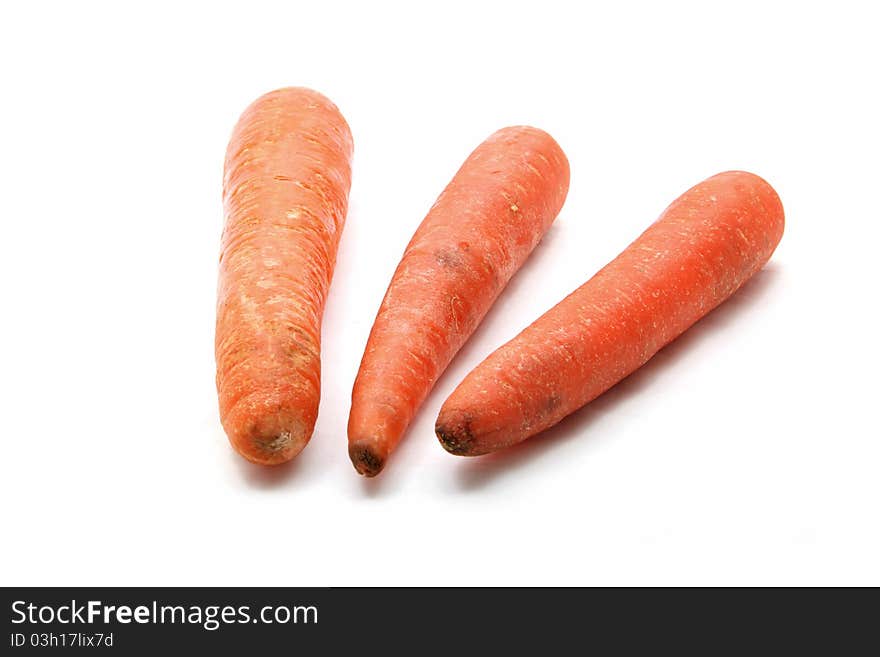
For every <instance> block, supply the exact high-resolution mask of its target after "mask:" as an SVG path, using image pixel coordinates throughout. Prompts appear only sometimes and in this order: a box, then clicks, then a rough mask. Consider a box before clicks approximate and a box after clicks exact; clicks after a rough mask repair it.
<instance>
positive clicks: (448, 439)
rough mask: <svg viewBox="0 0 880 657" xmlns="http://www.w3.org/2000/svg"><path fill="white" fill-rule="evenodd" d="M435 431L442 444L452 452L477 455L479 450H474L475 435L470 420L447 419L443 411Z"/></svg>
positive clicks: (461, 454)
mask: <svg viewBox="0 0 880 657" xmlns="http://www.w3.org/2000/svg"><path fill="white" fill-rule="evenodd" d="M434 432H435V433H436V434H437V438H438V439H439V440H440V444H441V445H443V449H445V450H446V451H447V452H449V453H450V454H455V455H456V456H476V455H477V454H478V453H479V452H477V451H475V450H474V435H473V433H471V428H470V422H468V421H467V420H462V421H455V420H450V419H446V418H445V417H444V414H443V413H441V414H440V417H439V418H437V424H436V425H435V426H434Z"/></svg>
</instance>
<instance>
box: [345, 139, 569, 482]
mask: <svg viewBox="0 0 880 657" xmlns="http://www.w3.org/2000/svg"><path fill="white" fill-rule="evenodd" d="M568 181H569V167H568V160H567V159H566V157H565V154H564V153H563V152H562V149H561V148H560V147H559V145H558V144H557V143H556V142H555V141H554V140H553V138H552V137H551V136H550V135H548V134H547V133H546V132H543V131H542V130H538V129H536V128H531V127H528V126H514V127H510V128H504V129H502V130H499V131H498V132H496V133H494V134H493V135H491V136H490V137H489V138H488V139H487V140H486V141H484V142H483V143H482V144H480V145H479V146H478V147H477V148H476V150H474V152H473V153H471V155H470V156H469V157H468V158H467V160H466V161H465V162H464V164H463V165H462V166H461V168H460V169H459V171H458V172H457V173H456V175H455V177H454V178H453V179H452V181H451V182H450V183H449V185H448V186H447V187H446V189H445V190H444V191H443V193H442V194H441V195H440V197H439V198H438V199H437V201H436V202H435V203H434V205H433V206H432V207H431V209H430V211H429V212H428V214H427V216H426V217H425V219H424V220H423V221H422V223H421V225H420V226H419V228H418V229H417V230H416V232H415V235H414V236H413V238H412V240H411V241H410V243H409V245H408V246H407V247H406V250H405V252H404V254H403V257H402V259H401V261H400V264H399V265H398V267H397V270H396V271H395V273H394V275H393V277H392V280H391V283H390V285H389V287H388V290H387V292H386V294H385V298H384V300H383V301H382V304H381V307H380V308H379V312H378V314H377V316H376V320H375V322H374V324H373V328H372V330H371V332H370V337H369V339H368V341H367V346H366V349H365V352H364V356H363V359H362V361H361V365H360V369H359V371H358V375H357V379H356V380H355V383H354V388H353V390H352V406H351V415H350V417H349V424H348V438H349V456H350V457H351V460H352V463H353V465H354V467H355V469H356V470H357V471H358V472H359V473H360V474H363V475H366V476H375V475H376V474H378V473H379V472H380V471H381V470H382V468H383V467H384V465H385V462H386V460H387V458H388V456H389V454H390V453H391V452H392V450H393V449H394V448H395V447H396V445H397V444H398V443H399V441H400V440H401V438H402V436H403V434H404V432H405V431H406V429H407V427H408V426H409V423H410V421H411V420H412V418H413V416H414V414H415V412H416V410H417V409H418V408H419V406H420V405H421V404H422V402H423V401H424V399H425V397H426V396H427V394H428V392H430V390H431V388H432V387H433V386H434V383H435V382H436V380H437V378H438V377H439V376H440V375H441V374H442V373H443V371H444V370H445V369H446V366H447V365H448V364H449V362H450V361H451V360H452V358H453V356H455V354H456V353H457V352H458V350H459V349H460V348H461V346H462V345H463V344H464V342H465V341H466V340H467V339H468V337H470V335H471V334H472V333H473V331H474V329H476V327H477V325H478V324H479V323H480V321H481V320H482V318H483V316H484V315H485V314H486V312H487V311H488V310H489V308H490V306H491V305H492V303H493V302H494V300H495V299H496V297H497V296H498V294H499V293H500V292H501V290H502V289H503V288H504V286H505V285H506V284H507V282H508V281H509V280H510V278H511V277H512V276H513V274H514V273H515V272H516V271H517V270H518V269H519V268H520V266H521V265H522V263H523V262H524V261H525V259H526V258H527V257H528V255H529V254H530V253H531V252H532V250H533V249H534V248H535V246H537V244H538V242H539V241H540V240H541V237H542V236H543V235H544V233H545V231H546V230H547V229H548V228H549V227H550V224H551V223H552V222H553V220H554V219H555V218H556V215H557V214H558V213H559V210H560V209H561V207H562V204H563V202H564V201H565V197H566V194H567V193H568Z"/></svg>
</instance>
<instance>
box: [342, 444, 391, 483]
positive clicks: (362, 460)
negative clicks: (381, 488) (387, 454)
mask: <svg viewBox="0 0 880 657" xmlns="http://www.w3.org/2000/svg"><path fill="white" fill-rule="evenodd" d="M348 456H349V457H350V458H351V462H352V465H354V469H355V470H357V471H358V474H362V475H364V476H365V477H375V476H376V475H377V474H379V473H380V472H382V468H384V467H385V459H384V458H383V457H382V456H380V455H379V454H378V453H376V451H375V450H374V449H373V448H372V447H370V446H369V445H364V444H363V443H353V444H351V445H349V447H348Z"/></svg>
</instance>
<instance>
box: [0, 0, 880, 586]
mask: <svg viewBox="0 0 880 657" xmlns="http://www.w3.org/2000/svg"><path fill="white" fill-rule="evenodd" d="M604 4H605V5H607V6H606V7H604V8H602V9H592V8H587V7H586V6H583V7H582V8H580V9H577V7H579V6H580V3H570V2H565V3H556V2H548V1H546V0H542V1H541V2H532V3H524V4H523V3H516V2H503V3H481V2H476V1H473V0H471V1H470V2H465V3H456V2H449V1H448V0H447V1H445V2H443V3H438V4H436V5H434V6H433V7H428V6H427V5H425V6H423V3H407V4H400V5H389V4H376V3H358V4H351V5H336V4H332V3H329V2H279V3H273V4H263V3H255V2H247V3H244V2H242V3H239V4H238V6H236V5H215V4H214V3H206V4H205V6H199V5H196V4H185V3H167V4H165V3H160V4H156V3H149V4H144V5H142V8H141V9H136V8H134V6H133V5H130V4H128V3H108V4H101V5H99V4H95V3H88V2H77V3H57V4H45V3H36V2H35V3H18V4H16V5H14V8H13V5H11V4H6V5H4V8H3V9H2V10H0V61H2V62H3V76H2V82H3V85H2V88H3V98H4V99H3V101H2V105H0V118H2V120H0V181H2V182H0V186H2V197H0V204H2V205H0V207H2V238H0V281H2V283H0V284H2V296H3V303H2V311H0V314H2V321H0V335H2V339H0V433H2V436H0V439H2V446H3V456H2V458H0V506H2V512H0V514H2V515H0V526H2V527H3V530H2V532H3V536H4V537H3V539H2V541H0V581H2V583H3V584H7V585H12V584H18V585H50V584H94V585H98V584H102V585H134V584H156V585H159V584H169V585H175V584H176V585H197V584H205V585H209V584H210V585H222V584H235V585H243V584H253V585H342V584H350V585H364V584H479V585H484V584H874V585H877V584H880V559H878V558H877V555H878V553H880V528H878V517H880V509H878V506H880V504H878V501H880V478H878V466H880V431H878V390H880V386H878V383H877V381H878V376H880V374H878V368H880V359H878V321H877V320H878V311H877V307H878V297H880V295H878V292H877V282H878V274H877V251H876V250H877V245H878V239H880V228H878V222H880V211H878V190H880V156H878V153H880V131H878V117H880V99H878V88H880V84H878V63H880V47H878V36H877V25H878V22H877V20H876V18H874V17H873V16H871V15H870V11H869V10H870V8H871V3H864V4H863V5H857V4H849V3H840V2H838V3H825V4H824V5H820V4H810V3H800V2H798V3H794V2H793V3H790V4H789V3H767V2H754V3H753V2H736V3H729V2H728V3H703V2H699V3H692V4H681V3H644V4H640V3H637V4H632V3H604ZM285 85H307V86H312V87H314V88H316V89H318V90H320V91H322V92H323V93H325V94H326V95H328V96H329V97H330V98H331V99H333V100H334V101H335V102H336V103H337V104H338V105H339V107H340V109H341V110H342V112H343V113H344V114H345V116H346V118H347V119H348V121H349V123H350V125H351V128H352V131H353V134H354V138H355V162H354V185H353V188H352V192H351V211H350V213H349V216H348V223H347V226H346V228H345V232H344V235H343V239H342V244H341V249H340V253H339V262H338V267H337V270H336V274H335V278H334V282H333V286H332V290H331V294H330V298H329V302H328V305H327V309H326V315H325V327H324V334H323V338H324V346H323V364H324V370H323V398H322V402H321V412H320V417H319V420H318V425H317V429H316V432H315V434H314V436H313V438H312V442H311V444H310V445H309V446H308V448H307V449H306V450H305V451H304V452H303V453H302V454H301V456H300V457H299V458H298V459H297V460H296V461H295V462H293V463H291V464H289V465H288V466H284V467H280V468H276V469H262V468H259V467H256V466H252V465H250V464H248V463H246V462H244V461H243V460H242V459H241V458H240V457H238V456H237V455H236V454H235V453H234V452H233V451H232V449H231V448H230V447H229V445H228V444H227V441H226V438H225V436H224V434H223V431H222V429H221V427H220V423H219V420H218V416H217V409H216V393H215V389H214V360H213V331H214V303H215V283H216V263H217V255H218V248H219V236H220V230H221V225H222V209H221V204H220V187H221V172H222V163H223V155H224V150H225V147H226V141H227V139H228V137H229V134H230V131H231V129H232V126H233V124H234V123H235V121H236V120H237V118H238V115H239V113H240V112H241V111H242V110H243V109H244V107H245V106H246V105H247V104H248V103H249V102H251V101H252V100H253V99H254V98H256V97H257V96H258V95H260V94H261V93H263V92H266V91H268V90H270V89H273V88H275V87H279V86H285ZM515 123H529V124H533V125H536V126H538V127H541V128H543V129H545V130H547V131H548V132H550V133H551V134H552V135H554V136H555V137H556V139H557V140H558V141H559V143H560V144H561V145H562V147H563V148H564V149H565V151H566V152H567V154H568V157H569V159H570V162H571V172H572V177H571V191H570V194H569V197H568V201H567V203H566V205H565V207H564V209H563V211H562V213H561V214H560V216H559V218H558V219H557V221H556V223H555V224H554V226H553V227H552V229H551V230H550V232H549V233H548V234H547V236H546V238H545V240H544V241H543V243H542V244H541V246H539V247H538V249H537V250H536V251H535V253H534V254H533V256H532V258H531V259H530V260H529V261H528V263H527V264H526V266H525V267H523V269H522V270H521V271H520V273H519V274H518V275H517V276H516V277H515V278H514V280H513V281H512V282H511V284H510V285H509V287H508V289H507V290H506V291H505V293H504V294H503V296H502V297H501V298H500V299H499V300H498V302H497V304H496V305H495V307H494V308H493V309H492V311H491V312H490V314H489V315H488V316H487V318H486V320H485V322H484V323H483V325H482V326H481V328H480V329H479V331H478V332H477V333H476V334H475V335H474V337H473V339H472V340H471V341H470V342H469V343H468V345H467V346H466V347H465V349H464V350H463V351H462V352H461V353H460V355H459V356H458V358H456V360H455V361H454V363H453V365H452V366H451V367H450V368H449V370H448V371H447V374H446V375H445V376H444V377H443V378H442V379H441V380H440V382H439V383H438V385H437V387H436V389H435V391H434V393H433V394H432V395H431V396H430V398H429V399H428V401H427V402H426V404H425V405H424V407H423V409H422V411H421V413H420V414H419V415H418V419H417V421H416V422H415V423H414V425H413V426H412V427H411V430H410V432H409V434H408V437H407V439H406V440H405V442H404V443H403V444H402V446H401V448H400V449H399V450H398V452H397V453H395V454H394V456H393V458H392V460H391V461H390V463H389V465H388V467H387V468H386V470H385V472H384V473H383V474H382V475H381V476H380V477H379V478H378V479H376V480H372V481H367V480H364V479H362V478H360V477H358V476H357V475H356V474H355V472H354V470H353V468H352V466H351V464H350V462H349V460H348V456H347V453H346V434H345V428H346V422H347V415H348V408H349V397H350V392H351V385H352V382H353V380H354V376H355V372H356V369H357V366H358V363H359V361H360V357H361V353H362V350H363V347H364V344H365V341H366V337H367V334H368V331H369V328H370V325H371V323H372V320H373V317H374V315H375V312H376V309H377V308H378V305H379V302H380V300H381V298H382V295H383V293H384V291H385V287H386V285H387V283H388V280H389V278H390V275H391V273H392V271H393V270H394V267H395V265H396V263H397V260H398V259H399V257H400V255H401V253H402V251H403V248H404V246H405V244H406V242H407V241H408V240H409V238H410V236H411V234H412V232H413V230H414V229H415V228H416V226H417V225H418V223H419V222H420V221H421V219H422V218H423V216H424V214H425V212H426V211H427V209H428V208H429V207H430V205H431V204H432V202H433V201H434V199H435V197H436V196H437V194H438V193H439V192H440V191H441V189H442V188H443V186H444V185H445V184H446V183H447V182H448V180H449V179H450V177H451V176H452V174H453V173H454V172H455V170H456V169H457V168H458V166H459V164H460V163H461V162H462V161H463V159H464V158H465V157H466V156H467V154H468V153H469V152H470V151H471V150H472V149H473V148H474V147H475V146H476V145H477V144H478V143H479V142H480V141H482V140H483V139H484V138H485V137H486V136H488V135H489V134H490V133H491V132H492V131H494V130H495V129H497V128H500V127H502V126H505V125H509V124H515ZM733 168H741V169H748V170H751V171H754V172H755V173H758V174H759V175H761V176H763V177H765V178H766V179H767V180H768V181H769V182H770V183H771V184H772V185H774V187H775V188H776V189H777V190H778V192H779V194H780V196H781V198H782V200H783V203H784V205H785V209H786V231H785V236H784V237H783V239H782V243H781V245H780V247H779V249H778V250H777V252H776V254H775V255H774V257H773V259H772V261H771V263H770V265H769V266H768V267H767V269H766V270H765V271H764V272H763V273H761V274H759V275H758V276H757V277H756V278H755V279H754V280H753V281H752V282H751V283H750V284H749V285H748V286H747V287H745V288H744V289H743V290H742V291H741V292H740V293H738V294H737V295H736V296H735V297H734V298H733V299H732V300H730V301H729V302H728V303H726V304H725V305H724V306H723V307H721V308H720V309H718V310H717V311H716V312H714V313H713V314H711V315H710V316H709V317H708V318H707V319H705V320H704V321H702V322H700V323H699V324H698V325H697V326H696V327H694V328H693V329H692V330H690V331H689V332H688V333H687V334H686V335H685V336H684V337H682V338H681V339H680V340H678V341H677V342H676V343H674V344H673V345H672V346H670V347H669V348H667V349H666V350H664V351H663V352H661V353H660V354H659V355H658V356H657V357H656V358H654V360H652V361H651V362H650V363H649V364H648V365H647V366H646V367H644V368H643V369H642V370H641V371H639V372H638V373H636V374H635V375H633V376H632V377H630V378H629V379H627V380H626V381H624V382H623V383H622V384H620V385H619V386H617V387H616V388H615V389H613V390H612V391H611V392H609V393H608V394H606V395H604V396H603V397H601V398H600V399H598V400H597V401H595V402H594V403H592V404H591V405H589V406H588V407H587V408H586V409H585V410H583V411H581V412H579V413H577V414H576V415H574V416H572V417H570V418H568V419H567V420H566V421H564V422H563V423H562V424H561V425H559V426H558V427H556V428H555V429H553V430H550V431H548V432H547V433H546V434H545V435H543V436H541V437H540V438H535V439H532V440H531V441H530V442H529V443H527V444H525V445H524V446H520V447H518V448H514V449H511V450H510V451H508V452H507V453H503V454H498V455H495V456H490V457H485V458H480V459H474V460H467V459H462V458H457V457H453V456H450V455H448V454H447V453H445V452H444V451H443V450H442V449H441V447H440V446H439V444H438V442H437V440H436V438H435V437H434V435H433V432H432V427H433V422H434V419H435V418H436V415H437V411H438V409H439V407H440V405H441V403H442V401H443V400H444V399H445V398H446V396H447V395H448V394H449V393H450V392H451V390H452V389H453V387H454V386H455V385H456V384H457V383H458V382H459V381H460V380H461V378H462V377H463V376H464V375H465V374H466V373H467V372H468V371H469V370H470V369H471V368H472V367H474V366H475V365H476V364H477V363H478V362H479V361H480V360H481V359H483V358H484V357H485V356H486V355H487V354H489V353H490V352H491V351H492V350H493V349H494V348H495V347H497V346H499V345H500V344H501V343H502V342H503V341H505V340H507V339H509V338H511V337H512V336H514V335H515V334H516V333H518V332H519V330H520V329H522V328H523V327H524V326H525V325H526V324H528V323H529V322H530V321H531V320H533V319H534V318H536V317H537V316H538V315H539V314H540V313H541V312H543V311H544V310H546V309H547V308H549V307H550V306H552V305H553V304H554V303H556V302H557V301H558V300H559V299H561V298H562V297H563V296H564V295H565V294H567V293H568V292H569V291H570V290H572V289H573V288H574V287H576V286H577V285H579V284H581V283H582V282H583V281H585V280H586V279H587V278H588V277H589V276H590V275H591V274H592V273H594V272H595V271H596V270H597V269H598V268H599V267H601V266H602V265H603V264H604V263H605V262H607V261H608V260H610V259H611V258H612V257H614V256H615V255H616V254H617V253H618V252H619V251H620V250H621V249H623V248H624V247H625V246H626V245H627V244H628V243H629V242H630V241H631V240H632V239H634V238H635V237H636V236H637V235H638V234H639V233H640V232H641V231H642V230H643V229H644V228H645V227H646V226H647V225H648V224H649V223H650V222H651V221H652V220H653V219H654V218H656V216H657V215H658V214H659V213H660V211H661V210H662V209H663V208H664V207H665V206H666V205H667V204H668V203H669V202H670V201H672V200H673V199H674V198H675V197H676V196H678V195H679V194H680V193H681V192H683V191H684V190H686V189H687V188H688V187H690V186H691V185H693V184H695V183H697V182H699V181H700V180H702V179H704V178H706V177H708V176H710V175H712V174H714V173H717V172H719V171H722V170H726V169H733Z"/></svg>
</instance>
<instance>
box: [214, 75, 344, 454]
mask: <svg viewBox="0 0 880 657" xmlns="http://www.w3.org/2000/svg"><path fill="white" fill-rule="evenodd" d="M352 150H353V143H352V137H351V132H350V130H349V128H348V125H347V124H346V122H345V119H344V118H343V117H342V115H341V114H340V113H339V110H338V109H337V108H336V106H335V105H334V104H333V103H331V102H330V101H329V100H328V99H327V98H325V97H324V96H322V95H321V94H319V93H317V92H315V91H312V90H310V89H304V88H296V87H291V88H285V89H279V90H276V91H273V92H270V93H268V94H266V95H264V96H262V97H260V98H258V99H257V100H256V101H254V102H253V103H252V104H251V105H250V106H249V107H248V108H247V109H246V110H245V112H244V113H243V114H242V116H241V119H240V120H239V121H238V124H237V125H236V126H235V129H234V130H233V134H232V137H231V139H230V141H229V146H228V148H227V151H226V162H225V167H224V179H223V203H224V213H225V216H226V221H225V226H224V230H223V237H222V242H221V254H220V271H219V283H218V295H217V326H216V334H215V355H216V360H217V392H218V399H219V406H220V419H221V422H222V424H223V428H224V429H225V431H226V434H227V436H228V437H229V440H230V442H231V443H232V446H233V447H234V448H235V449H236V450H237V451H238V452H239V453H240V454H241V455H242V456H243V457H245V458H246V459H248V460H249V461H252V462H254V463H260V464H267V465H269V464H277V463H283V462H285V461H288V460H290V459H291V458H293V457H294V456H296V455H297V454H298V453H299V452H300V451H301V450H302V449H303V447H305V445H306V443H307V442H308V440H309V438H310V437H311V434H312V431H313V429H314V425H315V420H316V418H317V414H318V402H319V399H320V391H321V360H320V348H321V318H322V315H323V310H324V301H325V299H326V296H327V290H328V288H329V285H330V280H331V278H332V275H333V269H334V265H335V262H336V251H337V247H338V245H339V237H340V234H341V232H342V228H343V225H344V223H345V216H346V212H347V209H348V192H349V189H350V187H351V157H352Z"/></svg>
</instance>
